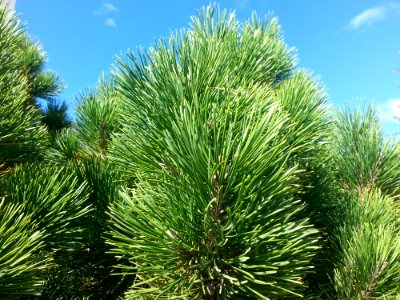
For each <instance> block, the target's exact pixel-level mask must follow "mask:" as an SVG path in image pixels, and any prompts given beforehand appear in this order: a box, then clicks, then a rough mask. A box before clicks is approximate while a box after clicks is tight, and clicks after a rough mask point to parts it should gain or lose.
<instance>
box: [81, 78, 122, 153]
mask: <svg viewBox="0 0 400 300" xmlns="http://www.w3.org/2000/svg"><path fill="white" fill-rule="evenodd" d="M119 109H120V108H119V97H118V95H117V93H116V91H115V89H114V83H113V82H112V81H111V80H108V81H107V79H105V77H104V76H103V77H102V79H101V80H100V82H99V85H98V87H97V89H96V91H89V92H88V93H87V94H83V95H81V100H80V103H79V105H78V107H77V109H76V127H75V130H76V134H77V137H78V139H79V140H80V141H82V143H81V147H82V149H83V150H84V151H85V153H97V154H99V153H103V154H104V153H105V152H107V150H108V147H109V143H110V141H111V134H112V133H115V132H117V131H118V127H119V119H118V118H119Z"/></svg>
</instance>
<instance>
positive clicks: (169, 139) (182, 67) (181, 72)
mask: <svg viewBox="0 0 400 300" xmlns="http://www.w3.org/2000/svg"><path fill="white" fill-rule="evenodd" d="M191 27H192V28H191V29H190V30H183V31H181V32H179V33H174V34H172V35H171V36H170V38H169V39H167V40H161V41H160V42H159V43H158V44H157V45H156V46H155V47H154V48H152V49H150V51H149V52H147V53H142V54H140V56H139V58H136V57H135V56H134V55H133V54H129V55H128V61H126V62H125V61H124V60H121V61H120V65H119V68H118V70H117V72H116V78H117V79H116V80H117V86H116V88H117V89H118V91H119V92H120V93H121V95H122V96H123V99H124V110H123V117H122V118H123V120H124V127H123V129H122V133H121V134H119V135H118V137H117V138H116V140H115V141H114V144H113V148H112V158H113V159H114V161H115V162H116V163H118V164H119V165H120V166H121V168H124V169H125V171H126V174H127V176H132V178H137V180H136V182H135V186H134V187H133V188H131V189H126V190H125V191H124V192H123V193H122V199H121V201H119V202H115V203H114V205H113V206H112V208H111V217H112V221H113V224H114V225H113V229H112V231H111V235H112V236H111V238H110V240H109V243H110V244H111V245H112V246H113V248H114V249H113V252H114V253H115V255H117V256H127V257H128V258H129V261H130V264H125V265H121V269H122V270H127V271H128V272H135V274H136V281H135V283H134V284H133V285H132V286H131V289H130V290H129V291H128V292H127V294H126V299H133V298H137V297H141V296H142V297H144V298H143V299H153V298H156V297H160V298H176V299H231V298H232V299H246V298H257V299H290V298H297V297H301V295H302V293H303V291H304V289H305V288H306V282H305V277H306V276H307V274H309V273H310V272H312V270H313V265H312V263H311V260H312V259H313V257H314V256H315V255H316V254H317V253H318V249H319V247H320V246H319V245H318V239H319V236H320V235H319V234H318V230H316V228H315V226H313V224H312V223H311V222H310V220H309V218H307V217H305V216H304V214H303V213H302V212H303V211H304V209H305V203H304V202H303V201H301V200H300V197H299V195H298V194H299V193H300V192H302V193H306V192H307V191H306V190H304V189H302V188H301V190H300V189H299V187H298V185H299V184H300V183H301V182H302V181H303V180H306V177H307V176H306V175H307V174H306V170H305V169H304V166H305V165H307V164H309V163H310V162H312V161H313V160H316V157H315V156H316V154H317V153H318V143H319V142H321V141H323V140H322V137H323V136H324V134H323V130H324V128H325V127H326V120H325V116H324V115H325V114H326V113H325V112H324V109H323V108H322V106H321V104H323V103H324V99H323V94H322V93H321V92H319V89H318V85H317V84H315V83H314V81H313V79H312V78H311V77H310V76H309V75H307V74H306V73H305V72H304V71H298V72H297V71H293V68H294V66H295V59H294V57H293V55H292V51H291V50H290V49H289V48H287V46H286V45H285V44H284V42H283V40H282V38H281V36H280V33H279V26H278V24H277V20H276V19H271V20H270V22H269V23H266V22H263V21H261V20H260V19H258V18H257V17H256V16H253V18H252V20H251V21H248V22H246V23H245V24H244V25H243V26H240V24H239V23H238V21H236V19H235V17H234V15H233V14H227V13H226V12H225V11H223V12H220V11H219V10H218V8H216V7H208V8H207V9H204V10H203V11H202V12H201V13H200V15H199V16H198V17H197V18H193V19H192V26H191ZM316 146H317V147H316Z"/></svg>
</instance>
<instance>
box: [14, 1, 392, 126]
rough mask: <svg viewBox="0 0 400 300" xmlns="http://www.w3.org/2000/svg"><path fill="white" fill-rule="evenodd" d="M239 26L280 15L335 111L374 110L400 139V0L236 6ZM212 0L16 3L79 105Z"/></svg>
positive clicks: (225, 4) (68, 96) (226, 4)
mask: <svg viewBox="0 0 400 300" xmlns="http://www.w3.org/2000/svg"><path fill="white" fill-rule="evenodd" d="M218 3H219V4H220V6H221V8H226V9H228V10H236V14H237V17H238V19H239V20H245V19H247V18H248V17H249V16H250V14H251V12H252V11H256V12H257V13H258V14H259V15H261V16H262V15H265V14H267V13H268V12H273V14H274V15H275V16H277V17H278V18H279V20H280V24H281V26H282V29H283V35H284V38H285V41H286V43H287V44H288V45H289V46H293V47H295V48H296V49H297V55H298V58H299V66H300V67H302V68H306V69H308V70H310V71H312V73H313V74H314V75H315V76H317V77H319V78H320V81H321V82H322V83H323V85H324V86H325V89H326V91H327V93H328V96H329V101H330V102H332V103H333V104H334V105H335V106H343V105H347V106H351V107H355V106H360V105H361V106H364V105H365V103H370V102H372V103H374V104H375V105H377V106H378V108H379V110H380V111H381V116H382V119H383V120H384V123H385V124H384V126H385V130H386V132H387V133H392V132H400V124H399V123H397V122H396V121H395V119H394V118H393V117H392V116H393V115H399V116H400V73H398V72H395V69H396V68H398V67H400V53H399V51H398V49H399V48H400V39H399V37H400V1H370V0H352V1H349V0H324V1H322V0H302V1H300V0H232V1H219V2H218ZM207 4H209V1H200V0H193V1H184V0H180V1H177V0H165V1H155V0H147V1H139V0H135V1H133V0H105V1H103V0H69V1H54V0H34V1H32V0H17V1H16V11H17V13H18V14H20V16H21V19H22V20H24V21H26V22H27V24H28V27H27V30H28V33H29V34H30V35H31V36H32V37H33V38H34V39H36V40H39V41H41V43H42V44H43V47H44V49H45V51H46V52H47V53H48V56H49V61H48V64H47V67H48V68H50V69H52V70H54V71H56V72H57V73H58V74H59V75H60V77H61V78H62V79H63V80H64V82H65V83H66V85H67V88H66V90H65V91H64V93H63V95H62V98H63V99H65V100H67V102H68V103H71V104H73V103H74V101H75V99H76V97H77V96H78V95H79V92H80V91H84V90H85V89H86V88H88V87H94V86H95V85H96V83H97V80H98V78H99V76H100V74H101V73H102V72H103V71H104V72H108V71H110V70H111V68H112V67H111V66H112V64H113V61H114V58H115V56H116V55H121V54H124V53H125V52H126V51H127V50H128V49H132V50H135V49H137V48H138V47H139V46H143V47H145V48H147V47H149V46H150V45H151V44H152V43H153V42H154V41H155V40H156V39H158V38H159V37H162V36H167V35H168V34H169V32H170V31H171V30H175V29H180V28H182V27H186V28H187V27H188V26H189V22H190V16H192V15H194V14H195V13H196V11H197V9H199V8H201V7H202V6H205V5H207Z"/></svg>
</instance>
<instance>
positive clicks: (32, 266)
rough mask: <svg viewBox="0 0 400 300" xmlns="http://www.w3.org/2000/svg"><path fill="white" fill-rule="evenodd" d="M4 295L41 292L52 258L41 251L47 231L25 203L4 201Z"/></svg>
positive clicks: (0, 224)
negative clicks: (33, 216)
mask: <svg viewBox="0 0 400 300" xmlns="http://www.w3.org/2000/svg"><path fill="white" fill-rule="evenodd" d="M0 211H1V214H0V232H1V235H0V248H1V251H0V297H1V298H3V299H10V298H13V297H21V296H24V295H25V296H26V295H37V294H38V293H39V291H40V288H41V287H42V285H43V283H44V276H43V274H42V273H43V270H44V269H45V268H48V267H49V266H51V262H52V261H51V258H50V257H49V256H47V255H41V252H40V250H42V249H43V248H44V246H45V244H44V240H45V238H46V237H47V234H46V232H45V231H44V230H41V229H40V228H38V226H37V224H35V220H34V219H32V217H31V215H29V214H27V213H26V212H25V210H24V208H23V206H22V205H20V204H17V203H12V202H10V201H7V200H6V199H4V198H2V199H1V201H0Z"/></svg>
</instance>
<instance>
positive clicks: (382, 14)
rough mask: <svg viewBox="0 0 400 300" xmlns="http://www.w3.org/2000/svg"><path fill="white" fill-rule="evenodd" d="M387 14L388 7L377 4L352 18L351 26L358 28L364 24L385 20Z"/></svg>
mask: <svg viewBox="0 0 400 300" xmlns="http://www.w3.org/2000/svg"><path fill="white" fill-rule="evenodd" d="M386 15H387V8H386V7H384V6H375V7H373V8H369V9H366V10H364V11H363V12H362V13H360V14H358V15H357V16H355V17H354V18H353V19H351V20H350V23H349V25H348V26H349V28H351V29H358V28H360V27H361V26H364V25H372V24H374V23H376V22H378V21H381V20H384V19H385V18H386Z"/></svg>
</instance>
